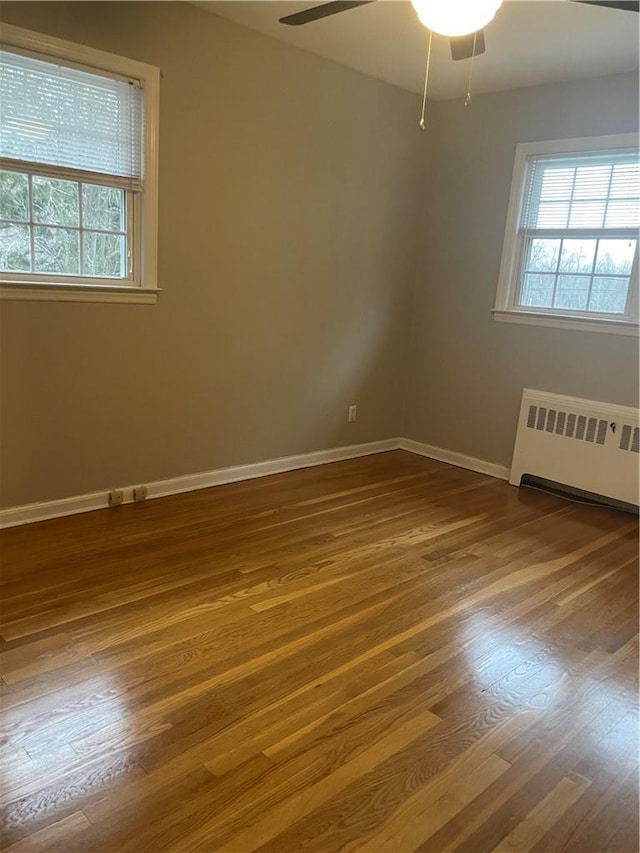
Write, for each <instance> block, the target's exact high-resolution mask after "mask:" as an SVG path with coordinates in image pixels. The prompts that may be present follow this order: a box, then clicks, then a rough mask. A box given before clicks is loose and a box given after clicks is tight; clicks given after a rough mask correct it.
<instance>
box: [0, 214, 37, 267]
mask: <svg viewBox="0 0 640 853" xmlns="http://www.w3.org/2000/svg"><path fill="white" fill-rule="evenodd" d="M0 269H2V270H5V271H11V272H30V271H31V241H30V239H29V226H28V225H9V224H2V225H0Z"/></svg>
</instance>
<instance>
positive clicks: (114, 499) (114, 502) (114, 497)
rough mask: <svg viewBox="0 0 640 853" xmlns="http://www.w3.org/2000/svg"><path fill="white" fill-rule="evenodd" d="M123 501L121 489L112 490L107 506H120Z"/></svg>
mask: <svg viewBox="0 0 640 853" xmlns="http://www.w3.org/2000/svg"><path fill="white" fill-rule="evenodd" d="M123 501H124V492H123V491H122V489H112V490H111V491H110V492H109V506H120V504H121V503H122V502H123Z"/></svg>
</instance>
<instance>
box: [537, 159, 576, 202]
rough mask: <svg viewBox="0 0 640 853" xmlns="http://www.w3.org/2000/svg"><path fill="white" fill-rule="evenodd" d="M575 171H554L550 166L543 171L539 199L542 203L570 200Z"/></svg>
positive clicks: (559, 169) (560, 169)
mask: <svg viewBox="0 0 640 853" xmlns="http://www.w3.org/2000/svg"><path fill="white" fill-rule="evenodd" d="M574 174H575V169H571V168H569V169H562V168H558V169H555V168H553V167H552V166H549V168H547V169H545V171H544V175H543V178H542V188H541V190H540V199H541V200H542V201H554V200H555V201H557V200H559V199H568V198H571V190H572V189H573V178H574Z"/></svg>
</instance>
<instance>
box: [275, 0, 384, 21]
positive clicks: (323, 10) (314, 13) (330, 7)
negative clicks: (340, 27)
mask: <svg viewBox="0 0 640 853" xmlns="http://www.w3.org/2000/svg"><path fill="white" fill-rule="evenodd" d="M374 2H375V0H333V2H331V3H323V4H322V6H312V7H311V8H310V9H304V10H303V11H302V12H295V13H294V14H293V15H285V17H284V18H280V20H279V23H280V24H288V25H289V26H292V27H298V26H300V24H310V23H311V22H312V21H319V20H320V19H321V18H328V17H329V15H337V14H338V13H339V12H346V11H347V9H354V8H355V7H356V6H368V5H369V3H374Z"/></svg>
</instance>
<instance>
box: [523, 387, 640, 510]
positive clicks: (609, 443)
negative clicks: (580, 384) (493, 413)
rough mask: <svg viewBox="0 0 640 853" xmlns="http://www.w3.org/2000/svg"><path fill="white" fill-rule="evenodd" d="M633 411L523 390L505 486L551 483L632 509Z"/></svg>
mask: <svg viewBox="0 0 640 853" xmlns="http://www.w3.org/2000/svg"><path fill="white" fill-rule="evenodd" d="M639 463H640V422H639V417H638V411H637V409H632V408H630V407H628V406H618V405H615V404H613V403H601V402H596V401H593V400H582V399H579V398H577V397H565V396H563V395H560V394H550V393H547V392H546V391H533V390H530V389H525V390H524V392H523V395H522V405H521V407H520V419H519V421H518V430H517V434H516V444H515V448H514V453H513V461H512V464H511V476H510V478H509V482H511V483H513V484H514V485H520V483H521V482H524V481H525V480H524V478H529V479H530V478H532V477H533V478H537V479H538V480H540V481H542V480H544V481H545V482H549V483H555V484H556V486H559V487H563V488H565V487H569V488H572V489H574V490H575V489H577V490H579V491H582V492H584V493H585V494H589V495H601V496H603V497H606V498H608V499H609V498H610V499H613V500H617V501H619V502H622V503H625V504H632V505H634V506H637V505H638V503H639V502H640V501H639V495H638V483H639V480H640V478H639V476H638V475H639Z"/></svg>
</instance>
